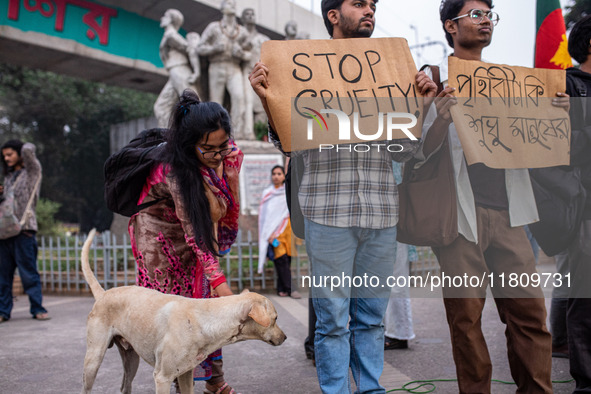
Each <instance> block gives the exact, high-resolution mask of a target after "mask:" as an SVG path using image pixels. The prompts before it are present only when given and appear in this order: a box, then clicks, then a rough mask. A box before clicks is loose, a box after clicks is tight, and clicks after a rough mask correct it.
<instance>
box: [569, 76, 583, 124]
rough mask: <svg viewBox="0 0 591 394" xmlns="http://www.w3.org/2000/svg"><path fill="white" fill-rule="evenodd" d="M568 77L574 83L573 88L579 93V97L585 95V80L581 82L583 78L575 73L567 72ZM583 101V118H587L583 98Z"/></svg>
mask: <svg viewBox="0 0 591 394" xmlns="http://www.w3.org/2000/svg"><path fill="white" fill-rule="evenodd" d="M569 76H570V78H571V79H572V81H573V83H574V84H575V90H576V91H577V93H578V94H579V97H587V85H585V82H583V80H582V79H581V78H579V77H577V76H576V75H572V74H569ZM584 101H585V102H584V103H583V106H582V107H583V119H587V108H586V107H587V105H586V104H587V103H586V102H587V100H584Z"/></svg>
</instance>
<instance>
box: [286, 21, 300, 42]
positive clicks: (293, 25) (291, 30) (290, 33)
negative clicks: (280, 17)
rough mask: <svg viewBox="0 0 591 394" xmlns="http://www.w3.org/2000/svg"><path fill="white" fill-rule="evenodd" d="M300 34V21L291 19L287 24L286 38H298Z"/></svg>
mask: <svg viewBox="0 0 591 394" xmlns="http://www.w3.org/2000/svg"><path fill="white" fill-rule="evenodd" d="M297 34H298V23H297V22H296V21H294V20H291V21H289V22H287V23H286V24H285V39H286V40H296V39H297V38H296V37H297Z"/></svg>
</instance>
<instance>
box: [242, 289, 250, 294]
mask: <svg viewBox="0 0 591 394" xmlns="http://www.w3.org/2000/svg"><path fill="white" fill-rule="evenodd" d="M246 293H250V291H249V290H248V289H244V290H242V291H241V292H240V294H246Z"/></svg>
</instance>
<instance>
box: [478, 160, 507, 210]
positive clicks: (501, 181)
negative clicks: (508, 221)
mask: <svg viewBox="0 0 591 394" xmlns="http://www.w3.org/2000/svg"><path fill="white" fill-rule="evenodd" d="M468 176H469V178H470V185H472V193H474V203H475V204H476V206H480V207H483V208H490V209H496V210H499V211H500V210H508V209H509V199H508V198H507V186H506V184H505V170H499V169H496V168H490V167H487V166H485V165H484V164H482V163H476V164H472V165H471V166H468Z"/></svg>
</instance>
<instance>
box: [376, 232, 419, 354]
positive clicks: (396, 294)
mask: <svg viewBox="0 0 591 394" xmlns="http://www.w3.org/2000/svg"><path fill="white" fill-rule="evenodd" d="M417 260H418V256H417V249H416V247H414V246H412V245H407V244H403V243H402V242H396V262H395V263H394V273H393V274H392V276H393V277H394V278H399V277H406V278H407V279H408V275H409V268H410V262H412V261H417ZM400 283H402V282H400ZM384 327H385V331H384V350H392V349H408V341H409V340H411V339H414V338H415V333H414V330H413V324H412V307H411V305H410V286H409V284H408V282H407V285H406V286H404V287H402V286H398V285H397V286H393V287H392V290H391V291H390V300H389V301H388V308H387V309H386V315H385V316H384Z"/></svg>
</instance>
